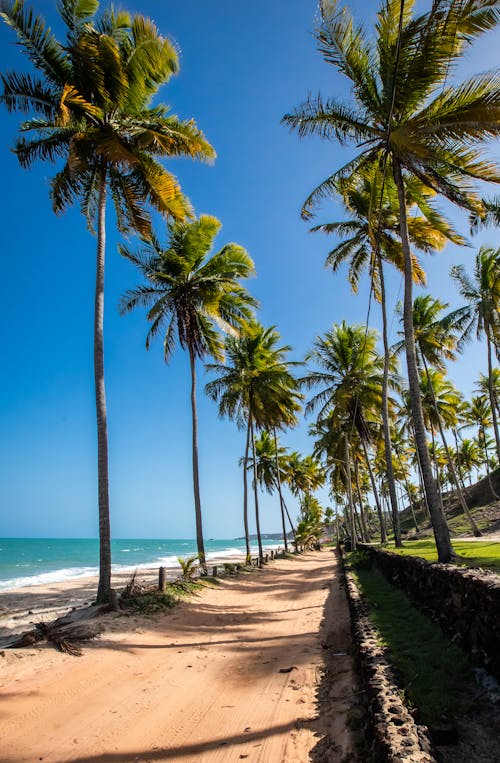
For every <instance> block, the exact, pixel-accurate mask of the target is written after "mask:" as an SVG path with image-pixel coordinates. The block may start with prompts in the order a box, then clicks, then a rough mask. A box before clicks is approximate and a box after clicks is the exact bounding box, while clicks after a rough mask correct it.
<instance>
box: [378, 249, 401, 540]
mask: <svg viewBox="0 0 500 763" xmlns="http://www.w3.org/2000/svg"><path fill="white" fill-rule="evenodd" d="M377 264H378V270H379V278H380V299H381V307H382V336H383V341H384V375H383V379H382V426H383V432H384V449H385V464H386V473H387V483H388V485H389V497H390V501H391V516H392V527H393V530H394V543H395V545H396V548H399V547H401V546H402V543H401V528H400V525H399V512H398V501H397V497H396V481H395V479H394V468H393V464H392V447H391V430H390V425H389V361H390V349H389V337H388V332H387V306H386V299H385V280H384V267H383V264H382V257H381V256H380V252H379V253H378V254H377Z"/></svg>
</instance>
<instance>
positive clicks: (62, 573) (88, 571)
mask: <svg viewBox="0 0 500 763" xmlns="http://www.w3.org/2000/svg"><path fill="white" fill-rule="evenodd" d="M186 545H188V544H186ZM263 548H264V550H265V551H270V550H271V549H277V548H283V542H281V543H279V542H277V541H274V542H272V543H266V542H264V543H263ZM133 550H135V549H132V551H133ZM250 550H251V554H252V556H256V555H257V554H258V551H259V549H258V546H257V545H256V544H255V543H253V542H252V545H251V547H250ZM120 551H121V552H124V551H129V549H120ZM195 554H196V547H195V548H193V551H192V553H188V554H186V556H188V557H189V556H194V555H195ZM178 556H180V554H170V555H168V556H158V557H156V558H155V559H151V560H150V561H147V562H139V563H137V564H131V563H130V562H128V563H127V564H119V563H118V564H116V563H115V564H113V565H112V571H113V573H120V572H121V573H126V572H130V573H133V572H134V570H154V569H155V568H156V569H158V567H160V566H161V567H168V568H170V569H173V570H178V569H179V568H180V565H179V562H178V561H177V557H178ZM244 556H245V548H244V547H243V548H242V547H237V546H226V547H225V548H221V549H217V550H216V551H208V552H207V554H206V558H207V561H212V560H214V559H218V560H224V559H234V558H235V557H236V558H241V559H243V558H244ZM17 566H30V565H29V564H25V563H21V564H19V565H17ZM98 574H99V568H98V567H96V566H93V567H90V566H89V567H69V568H62V569H56V570H51V571H49V572H40V573H38V574H34V575H23V576H19V577H14V578H10V579H4V580H0V591H8V590H10V589H15V588H25V587H31V586H38V585H50V584H51V583H63V582H65V581H67V580H74V579H78V578H84V577H96V576H97V575H98Z"/></svg>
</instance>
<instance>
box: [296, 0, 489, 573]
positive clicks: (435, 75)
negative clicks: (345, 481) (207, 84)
mask: <svg viewBox="0 0 500 763" xmlns="http://www.w3.org/2000/svg"><path fill="white" fill-rule="evenodd" d="M413 10H414V3H413V2H412V1H411V0H407V2H406V3H401V4H398V3H395V2H387V1H386V0H383V2H382V3H381V7H380V10H379V12H378V14H377V23H376V37H375V39H374V40H373V41H371V40H370V39H369V38H368V37H367V34H366V32H365V31H364V29H363V28H362V27H361V26H359V25H357V24H356V23H355V22H354V20H353V18H352V16H351V14H350V12H349V11H348V10H347V9H346V8H340V7H339V6H338V4H337V3H330V2H327V1H326V0H325V2H323V3H322V4H321V6H320V12H321V17H320V25H319V28H318V31H317V38H318V41H319V48H320V51H321V53H322V55H323V57H324V59H325V61H326V62H327V63H328V64H331V65H333V66H334V67H335V68H336V69H337V70H338V71H339V72H340V73H342V74H343V75H345V76H346V77H347V78H348V79H349V80H350V83H351V86H352V92H353V99H354V103H353V105H347V104H345V103H339V102H338V101H337V100H336V99H335V98H329V99H328V100H326V101H325V100H323V98H322V97H321V96H317V97H316V98H313V97H312V96H311V97H309V99H308V100H307V101H306V102H305V104H303V105H302V106H301V107H299V108H298V109H297V110H296V111H295V112H294V113H292V114H287V115H286V116H285V117H284V121H285V123H286V124H288V125H289V126H290V127H291V128H292V129H295V130H297V132H298V134H299V136H300V137H305V136H308V135H311V134H316V135H320V136H321V137H323V138H327V139H337V140H339V141H340V142H341V143H349V142H353V143H355V144H356V145H357V146H361V147H362V149H361V152H360V153H359V154H358V155H357V156H355V157H354V159H352V160H350V161H349V162H348V163H347V164H346V165H345V166H344V167H343V168H341V169H340V170H338V171H337V172H334V173H333V174H332V175H330V177H328V178H327V179H326V180H325V181H324V182H322V183H321V184H320V185H319V186H318V187H317V188H316V189H315V190H314V191H313V192H312V193H311V194H310V196H309V197H308V199H307V200H306V202H305V204H304V207H303V215H304V216H305V217H308V216H310V215H311V214H312V211H313V210H314V207H315V205H317V204H318V203H319V202H320V201H321V200H322V199H323V198H325V197H328V196H330V195H331V193H332V192H335V183H336V182H337V181H338V179H339V178H340V177H342V176H349V175H351V174H352V173H353V172H354V171H360V170H361V169H362V168H363V167H367V166H371V165H372V164H373V163H378V165H379V166H380V168H381V172H382V174H383V175H387V176H390V175H391V174H392V176H393V178H394V182H395V184H396V188H397V192H398V201H399V215H400V236H401V243H402V247H403V255H404V329H405V349H406V361H407V371H408V381H409V386H410V396H411V408H412V416H413V420H414V428H415V437H416V444H417V448H418V451H419V457H420V464H421V468H422V474H423V480H424V484H425V491H426V496H427V503H428V506H429V509H430V512H431V515H432V522H433V530H434V536H435V539H436V545H437V549H438V558H439V560H440V561H442V562H445V561H449V560H450V559H451V558H452V557H453V548H452V546H451V541H450V536H449V532H448V528H447V526H446V523H445V521H444V518H443V516H442V512H441V505H440V501H439V496H438V493H437V490H436V486H435V484H434V481H433V478H432V469H431V463H430V460H429V454H428V451H427V444H426V436H425V425H424V419H423V413H422V406H421V403H420V386H419V374H418V367H417V361H416V356H415V343H414V336H413V322H412V304H413V296H412V277H413V261H412V258H411V250H410V243H409V236H408V214H407V212H408V210H407V195H406V190H405V189H406V188H407V187H408V183H409V182H413V181H414V179H415V178H417V179H418V180H420V181H421V183H422V184H423V185H424V186H425V187H427V188H429V189H431V190H433V191H435V192H436V193H439V194H441V195H443V196H445V197H446V198H447V199H449V200H450V201H452V202H453V203H455V204H458V205H460V206H462V207H464V208H466V209H468V210H476V211H477V210H481V209H484V207H483V205H482V204H481V200H480V197H479V195H478V193H477V192H476V191H475V189H474V185H473V181H474V180H475V179H477V180H485V181H493V182H500V175H499V173H498V170H497V167H496V166H495V165H494V164H493V163H492V162H490V161H488V160H487V159H486V158H484V156H483V153H482V150H481V149H482V146H481V142H482V141H484V139H487V138H490V137H491V136H495V135H498V134H499V133H500V87H499V84H500V76H499V74H498V73H496V72H493V73H486V74H482V75H479V76H476V77H471V78H469V79H468V80H467V81H465V82H463V83H462V84H460V85H457V86H454V85H451V84H449V82H448V77H449V73H450V70H451V69H452V68H453V67H454V66H455V65H456V64H457V63H458V62H459V60H460V58H461V56H462V54H463V52H464V49H465V47H466V46H467V45H468V44H469V43H470V42H472V41H473V40H474V39H476V38H477V37H479V36H480V35H481V34H482V33H484V32H486V31H487V30H488V29H491V28H492V27H494V26H495V25H496V24H497V23H498V9H497V8H496V5H495V3H485V2H483V0H470V2H467V3H463V2H462V0H443V1H442V2H433V4H432V6H431V9H430V10H429V11H428V12H425V13H422V14H420V15H414V13H413Z"/></svg>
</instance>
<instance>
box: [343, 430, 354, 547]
mask: <svg viewBox="0 0 500 763" xmlns="http://www.w3.org/2000/svg"><path fill="white" fill-rule="evenodd" d="M344 445H345V472H346V485H347V499H348V502H349V519H350V523H351V549H352V550H353V551H355V550H356V525H355V520H354V502H353V500H352V484H351V460H350V458H349V441H348V439H347V434H345V435H344Z"/></svg>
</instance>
